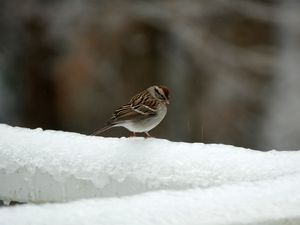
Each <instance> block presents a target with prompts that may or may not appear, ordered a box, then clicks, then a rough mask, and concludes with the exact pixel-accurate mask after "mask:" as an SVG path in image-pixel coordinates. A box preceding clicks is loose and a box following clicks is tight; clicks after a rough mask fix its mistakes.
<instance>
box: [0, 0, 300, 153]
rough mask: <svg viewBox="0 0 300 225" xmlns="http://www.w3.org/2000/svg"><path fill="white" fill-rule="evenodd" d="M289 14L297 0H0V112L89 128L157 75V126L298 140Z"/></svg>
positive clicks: (229, 140) (297, 43)
mask: <svg viewBox="0 0 300 225" xmlns="http://www.w3.org/2000/svg"><path fill="white" fill-rule="evenodd" d="M299 24H300V1H299V0H285V1H279V0H240V1H234V0H186V1H183V0H181V1H180V0H177V1H176V0H174V1H171V0H159V1H155V0H153V1H148V0H139V1H138V0H122V1H121V0H120V1H117V0H87V1H83V0H23V1H22V2H20V1H17V0H2V1H0V34H1V35H0V122H1V123H6V124H9V125H13V126H24V127H30V128H36V127H42V128H43V129H55V130H64V131H74V132H80V133H83V134H90V133H92V132H93V131H95V130H97V129H99V128H101V127H102V126H103V124H104V123H105V122H106V120H108V118H109V117H110V115H111V113H112V112H113V111H114V110H115V109H116V108H118V107H119V106H120V105H122V104H124V103H126V102H127V101H128V100H129V99H130V98H131V97H132V95H134V94H136V93H137V92H138V91H141V90H143V89H145V88H147V87H149V86H151V85H153V84H164V85H167V86H168V87H169V88H170V89H171V104H170V107H169V111H168V114H167V117H166V118H165V120H164V121H163V122H162V123H161V124H160V125H159V126H158V127H157V128H156V129H154V130H152V132H150V133H151V134H152V135H153V136H155V137H159V138H167V139H170V140H173V141H188V142H204V143H224V144H232V145H237V146H242V147H248V148H254V149H259V150H269V149H285V150H287V149H288V150H292V149H300V25H299ZM103 135H104V136H116V137H118V136H128V135H129V132H128V131H126V130H125V129H123V128H115V129H112V130H110V131H108V132H106V133H104V134H103ZM0 138H1V137H0Z"/></svg>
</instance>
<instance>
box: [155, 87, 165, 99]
mask: <svg viewBox="0 0 300 225" xmlns="http://www.w3.org/2000/svg"><path fill="white" fill-rule="evenodd" d="M154 90H155V93H156V95H157V97H158V98H159V99H162V100H166V98H165V96H163V95H162V94H161V93H159V90H158V89H156V88H155V89H154Z"/></svg>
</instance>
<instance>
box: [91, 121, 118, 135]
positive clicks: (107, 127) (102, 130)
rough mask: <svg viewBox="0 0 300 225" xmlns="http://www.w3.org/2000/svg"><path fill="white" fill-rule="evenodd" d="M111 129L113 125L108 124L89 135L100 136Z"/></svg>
mask: <svg viewBox="0 0 300 225" xmlns="http://www.w3.org/2000/svg"><path fill="white" fill-rule="evenodd" d="M112 127H113V125H111V124H108V125H106V126H104V127H103V128H101V129H100V130H96V131H95V132H93V133H92V134H91V135H94V136H95V135H98V134H101V133H103V132H104V131H107V130H109V129H110V128H112Z"/></svg>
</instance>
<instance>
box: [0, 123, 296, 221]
mask: <svg viewBox="0 0 300 225" xmlns="http://www.w3.org/2000/svg"><path fill="white" fill-rule="evenodd" d="M299 162H300V151H294V152H291V151H280V152H279V151H275V150H273V151H269V152H260V151H255V150H250V149H244V148H238V147H234V146H228V145H218V144H210V145H207V144H201V143H178V142H177V143H176V142H170V141H167V140H163V139H152V138H151V139H144V138H103V137H93V136H86V135H80V134H76V133H70V132H61V131H50V130H46V131H43V130H42V129H35V130H31V129H25V128H17V127H10V126H7V125H4V124H0V182H1V183H0V199H1V200H5V201H20V202H33V203H43V202H69V201H71V200H80V199H83V198H94V199H90V200H80V201H78V202H74V203H59V204H50V205H49V204H46V205H42V206H40V205H38V206H37V205H26V206H19V207H16V208H2V209H0V218H2V221H4V222H6V223H4V224H5V225H6V224H48V222H45V221H49V224H50V222H51V224H65V223H64V222H65V221H70V223H69V224H92V225H93V224H132V225H134V224H199V221H202V223H200V224H268V223H270V224H299V223H300V219H299V218H300V167H299ZM122 196H123V197H122ZM116 197H121V198H116ZM95 198H99V199H95ZM92 208H97V212H95V211H93V210H92ZM128 209H131V210H128ZM82 210H83V211H84V214H82V213H80V212H81V211H82ZM36 211H38V212H39V216H37V217H32V215H34V213H35V212H36ZM129 211H130V212H129ZM65 212H69V214H68V213H65ZM53 213H55V215H56V220H55V221H53V218H52V216H51V215H53ZM73 213H74V214H77V215H79V217H78V218H77V217H76V218H77V219H71V218H69V217H70V216H69V215H70V214H73ZM116 214H120V215H121V217H120V218H119V219H117V218H118V217H116V216H115V215H116ZM30 215H31V216H30ZM20 216H21V217H22V216H23V218H24V220H18V219H16V218H20ZM50 217H51V218H50ZM45 218H46V219H45ZM47 218H48V219H47ZM74 218H75V217H74ZM87 218H89V219H90V220H88V221H89V223H87V222H86V221H85V220H86V219H87ZM41 220H42V221H44V222H43V223H40V222H41ZM2 221H1V219H0V222H1V224H2ZM91 221H92V222H91ZM135 221H136V222H135ZM222 221H223V222H222ZM286 222H287V223H286Z"/></svg>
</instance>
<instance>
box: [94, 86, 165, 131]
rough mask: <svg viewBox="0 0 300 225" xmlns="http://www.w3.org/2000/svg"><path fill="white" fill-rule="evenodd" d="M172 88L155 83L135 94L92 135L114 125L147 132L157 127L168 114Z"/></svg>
mask: <svg viewBox="0 0 300 225" xmlns="http://www.w3.org/2000/svg"><path fill="white" fill-rule="evenodd" d="M169 96H170V90H169V88H168V87H166V86H164V85H153V86H151V87H148V88H147V89H145V90H143V91H141V92H139V93H138V94H136V95H134V96H133V97H132V98H131V99H130V101H129V102H128V103H126V104H124V105H122V106H121V107H119V108H118V109H117V110H115V112H114V113H113V114H112V116H111V118H110V119H109V120H108V121H107V122H106V123H105V125H104V127H103V128H101V129H100V130H97V131H96V132H94V133H93V134H92V135H98V134H101V133H102V132H104V131H106V130H108V129H110V128H113V127H124V128H126V129H127V130H129V131H131V132H132V136H136V133H145V134H146V137H151V135H150V134H149V131H150V130H152V129H153V128H154V127H156V126H157V125H158V124H159V123H160V122H161V121H162V120H163V119H164V117H165V116H166V114H167V105H168V104H170V102H169Z"/></svg>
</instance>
